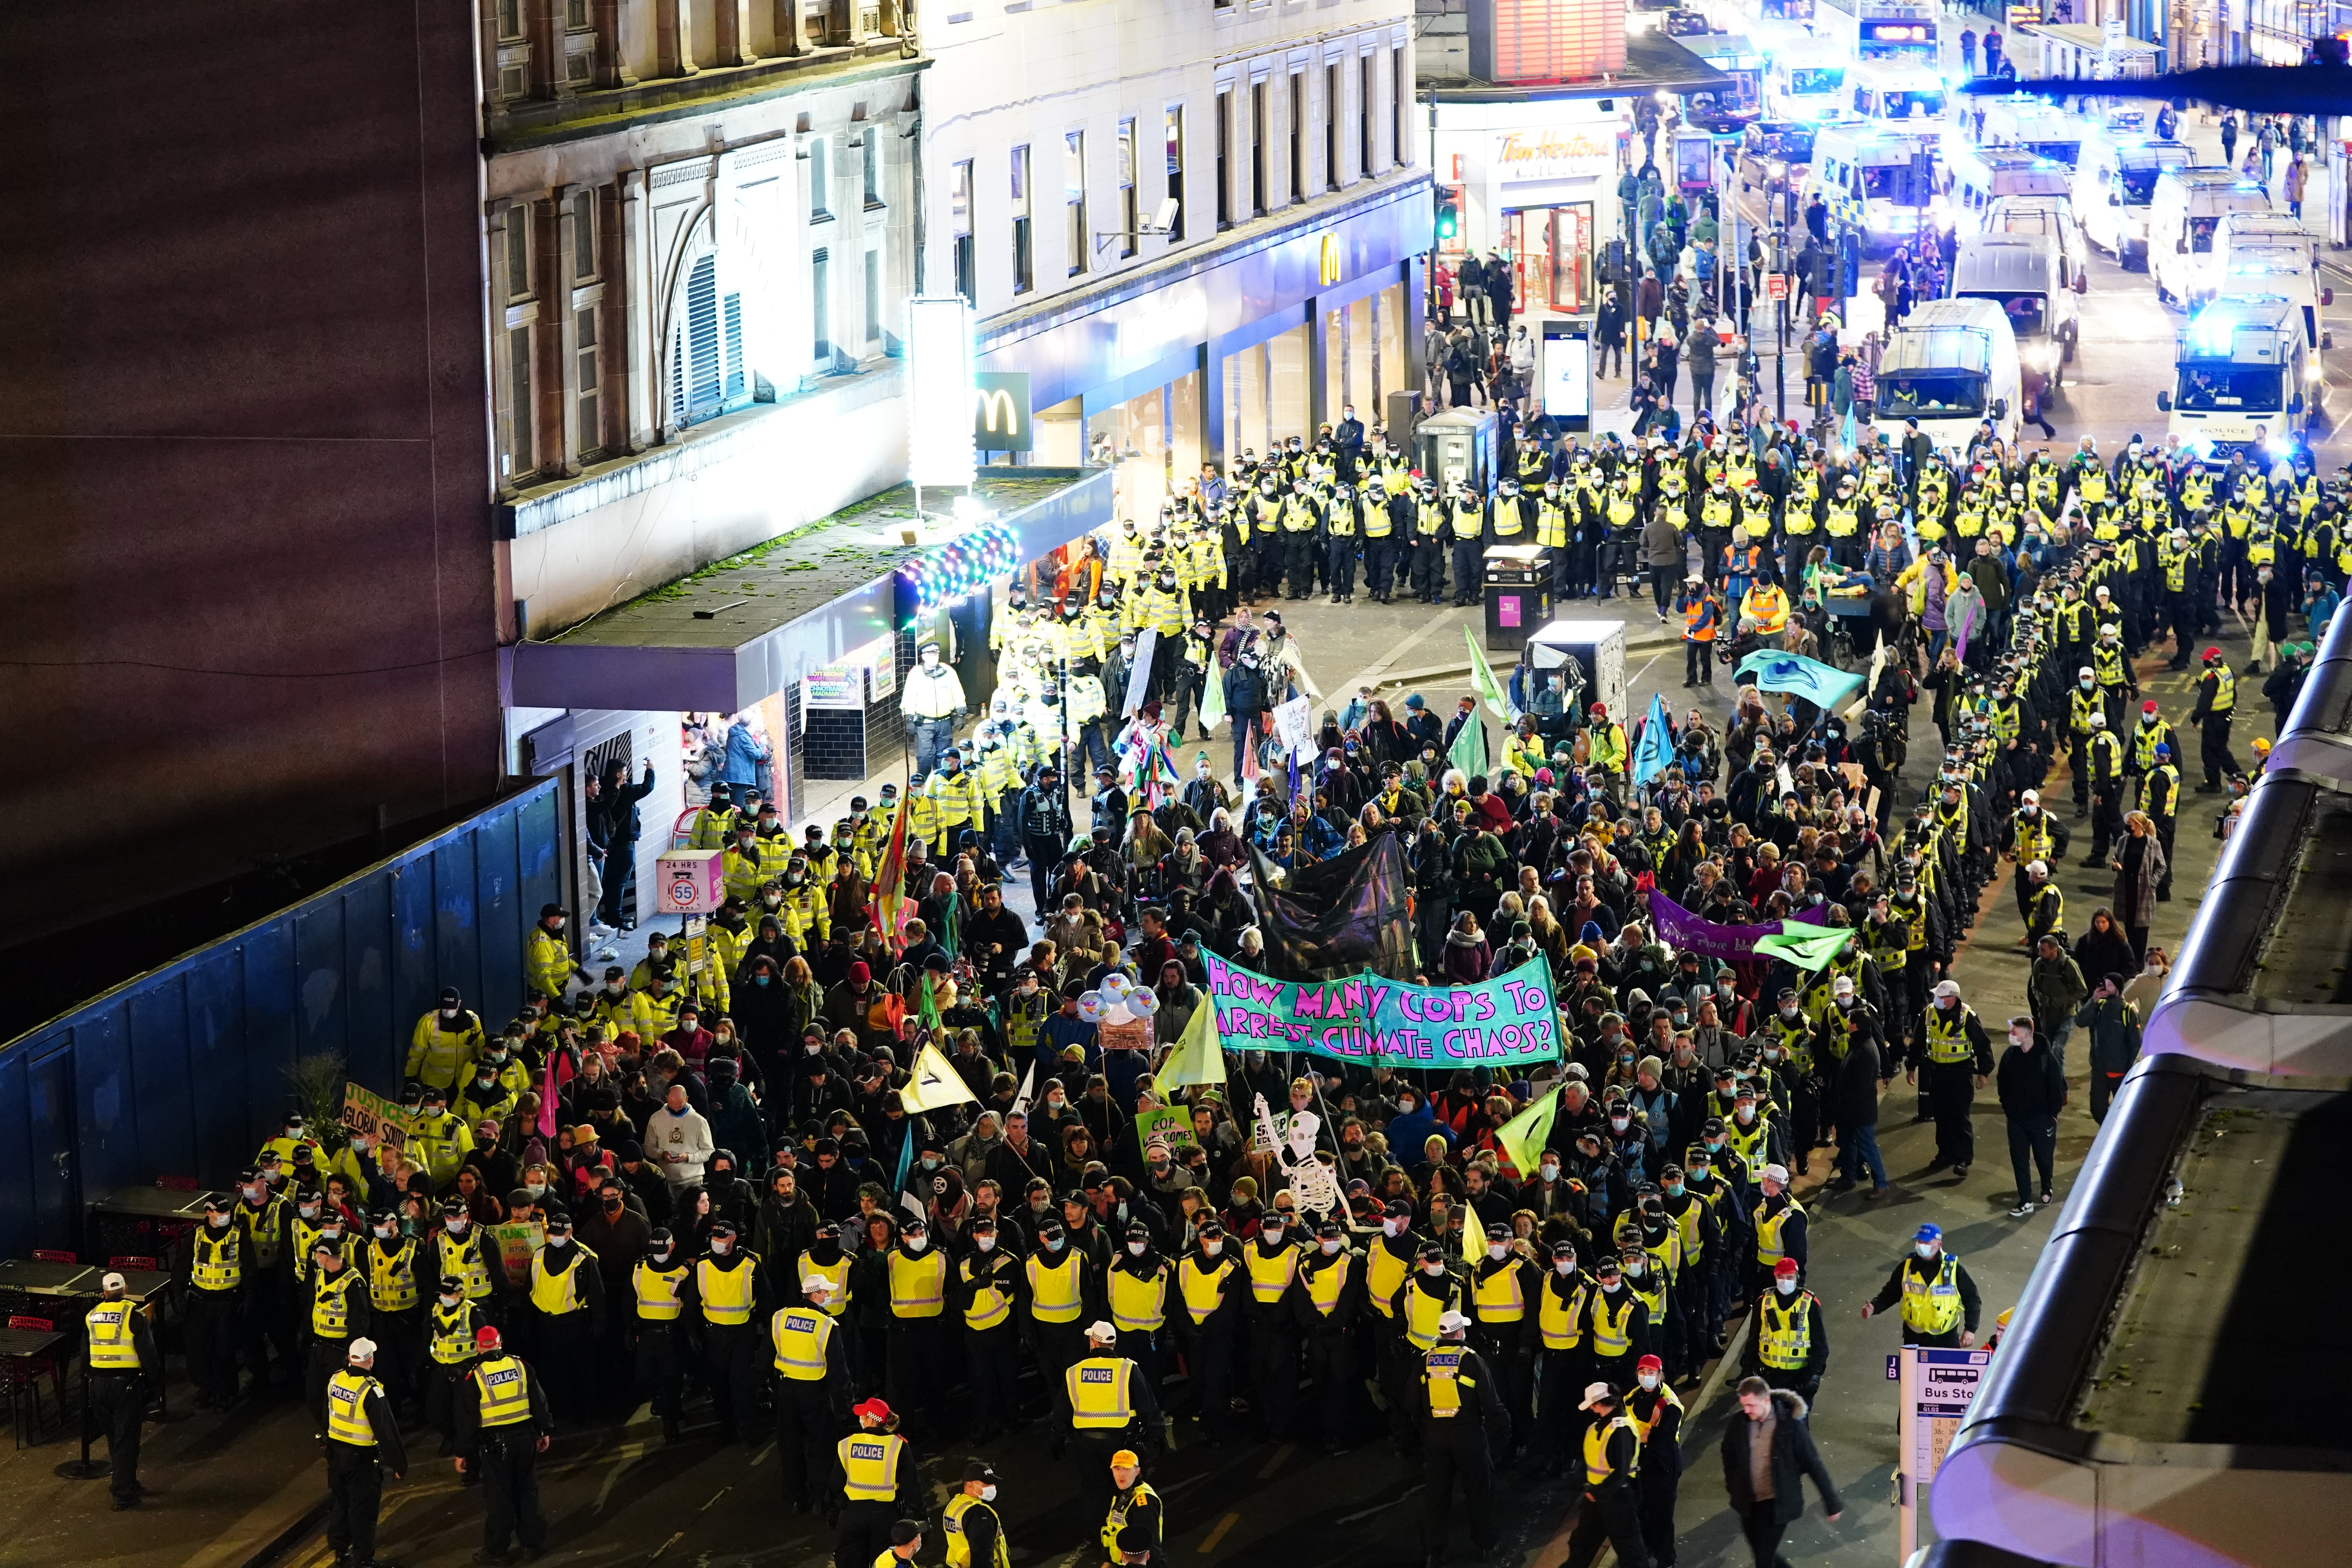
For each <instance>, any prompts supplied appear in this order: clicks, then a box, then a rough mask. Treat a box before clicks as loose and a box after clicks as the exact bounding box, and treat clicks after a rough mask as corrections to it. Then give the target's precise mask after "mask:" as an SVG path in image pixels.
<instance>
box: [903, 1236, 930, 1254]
mask: <svg viewBox="0 0 2352 1568" xmlns="http://www.w3.org/2000/svg"><path fill="white" fill-rule="evenodd" d="M930 1244H931V1238H930V1237H928V1236H926V1235H924V1234H923V1233H922V1232H921V1231H917V1232H916V1233H915V1234H914V1235H912V1236H910V1237H908V1238H907V1250H908V1251H909V1252H920V1251H922V1250H923V1248H925V1247H929V1246H930Z"/></svg>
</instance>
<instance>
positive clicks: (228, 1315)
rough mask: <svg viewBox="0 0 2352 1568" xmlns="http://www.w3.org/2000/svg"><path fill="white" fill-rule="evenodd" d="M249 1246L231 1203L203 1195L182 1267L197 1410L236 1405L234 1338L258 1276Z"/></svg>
mask: <svg viewBox="0 0 2352 1568" xmlns="http://www.w3.org/2000/svg"><path fill="white" fill-rule="evenodd" d="M247 1178H248V1179H249V1180H251V1179H256V1178H253V1176H252V1173H250V1172H247ZM249 1250H250V1249H249V1248H248V1247H247V1233H246V1227H245V1226H243V1225H241V1224H239V1223H238V1222H237V1217H236V1204H235V1202H234V1201H233V1200H231V1199H229V1198H226V1197H223V1196H221V1195H220V1194H214V1195H212V1196H210V1197H207V1198H206V1199H205V1223H204V1224H202V1225H200V1226H197V1227H196V1230H195V1234H194V1235H193V1236H191V1237H188V1246H187V1250H186V1251H185V1252H184V1254H183V1255H182V1261H181V1265H180V1300H181V1302H182V1303H183V1304H182V1307H181V1312H180V1321H181V1332H182V1333H183V1335H184V1336H185V1343H186V1345H187V1352H188V1381H189V1382H190V1383H192V1384H194V1385H195V1389H196V1408H197V1409H199V1410H220V1409H225V1408H226V1407H227V1406H229V1405H234V1404H236V1347H237V1342H238V1340H239V1339H240V1338H242V1337H243V1335H242V1331H241V1324H242V1321H243V1319H244V1316H245V1311H246V1303H247V1301H248V1300H251V1299H252V1297H253V1296H254V1294H255V1291H256V1287H257V1283H258V1277H259V1275H260V1274H261V1269H260V1268H259V1267H258V1265H257V1263H256V1262H255V1260H254V1259H252V1258H250V1257H249V1256H248V1252H249ZM256 1365H257V1367H258V1366H259V1363H256Z"/></svg>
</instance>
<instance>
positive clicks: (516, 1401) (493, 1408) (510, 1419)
mask: <svg viewBox="0 0 2352 1568" xmlns="http://www.w3.org/2000/svg"><path fill="white" fill-rule="evenodd" d="M474 1386H475V1387H476V1388H477V1389H478V1390H479V1391H480V1394H481V1401H482V1425H483V1426H514V1425H515V1424H516V1423H518V1422H521V1421H528V1420H530V1373H528V1372H527V1371H525V1370H524V1369H523V1364H522V1363H520V1362H519V1361H517V1360H515V1358H514V1357H512V1356H510V1355H509V1354H507V1353H506V1352H503V1351H500V1352H498V1353H496V1354H494V1355H488V1356H485V1357H483V1358H482V1359H481V1360H480V1361H479V1362H477V1363H475V1364H474Z"/></svg>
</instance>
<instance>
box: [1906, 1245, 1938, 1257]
mask: <svg viewBox="0 0 2352 1568" xmlns="http://www.w3.org/2000/svg"><path fill="white" fill-rule="evenodd" d="M1911 1250H1912V1251H1914V1252H1916V1253H1917V1254H1918V1255H1919V1256H1920V1257H1922V1258H1933V1257H1935V1256H1936V1245H1935V1243H1933V1242H1929V1241H1922V1242H1916V1243H1914V1244H1913V1246H1912V1247H1911Z"/></svg>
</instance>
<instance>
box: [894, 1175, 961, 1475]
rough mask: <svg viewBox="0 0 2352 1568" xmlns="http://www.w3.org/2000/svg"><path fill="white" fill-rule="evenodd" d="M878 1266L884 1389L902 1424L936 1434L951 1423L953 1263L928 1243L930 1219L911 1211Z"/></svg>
mask: <svg viewBox="0 0 2352 1568" xmlns="http://www.w3.org/2000/svg"><path fill="white" fill-rule="evenodd" d="M882 1268H883V1277H884V1279H886V1280H887V1282H888V1285H889V1291H890V1303H889V1305H890V1318H889V1324H890V1332H889V1363H888V1366H889V1370H888V1373H887V1376H888V1379H889V1382H888V1384H887V1388H886V1392H887V1394H888V1395H889V1399H890V1405H891V1408H892V1409H894V1410H896V1411H898V1415H899V1419H900V1421H901V1422H902V1423H905V1424H906V1425H908V1426H913V1427H915V1428H917V1429H919V1431H921V1433H922V1434H923V1436H924V1437H925V1438H926V1440H929V1439H930V1438H935V1437H937V1436H939V1433H940V1428H941V1427H943V1426H949V1425H951V1424H952V1422H951V1418H950V1414H949V1409H948V1405H947V1391H948V1385H949V1384H951V1383H953V1382H954V1381H955V1358H954V1356H953V1355H952V1354H951V1353H950V1352H952V1351H953V1349H954V1346H955V1342H954V1340H953V1339H952V1338H951V1337H950V1334H951V1325H952V1323H953V1320H952V1319H950V1317H949V1316H948V1276H949V1275H950V1274H951V1273H952V1272H954V1265H952V1264H950V1262H949V1261H948V1255H947V1253H946V1252H945V1251H943V1250H941V1249H940V1248H939V1247H933V1246H932V1245H931V1235H930V1226H929V1223H928V1222H927V1221H925V1220H924V1219H923V1217H922V1216H921V1215H911V1216H909V1217H908V1220H907V1223H906V1226H905V1228H904V1229H902V1230H901V1231H900V1232H899V1235H898V1245H897V1246H896V1247H891V1248H890V1249H889V1250H888V1251H887V1252H885V1253H884V1254H883V1255H882ZM918 1410H919V1411H920V1412H921V1415H920V1417H919V1419H918V1417H917V1415H916V1412H917V1411H918Z"/></svg>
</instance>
